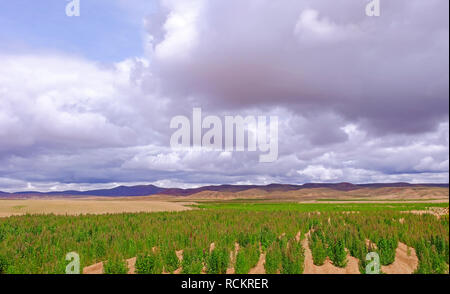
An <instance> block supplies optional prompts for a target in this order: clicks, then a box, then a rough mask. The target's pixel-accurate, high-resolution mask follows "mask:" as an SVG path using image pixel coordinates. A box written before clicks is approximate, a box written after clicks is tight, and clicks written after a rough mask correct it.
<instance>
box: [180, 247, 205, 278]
mask: <svg viewBox="0 0 450 294" xmlns="http://www.w3.org/2000/svg"><path fill="white" fill-rule="evenodd" d="M203 260H204V256H203V251H202V250H201V249H199V248H188V249H185V250H184V251H183V261H182V264H181V266H182V271H181V272H182V273H183V274H200V273H201V272H202V269H203Z"/></svg>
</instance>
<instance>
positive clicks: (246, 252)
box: [234, 244, 260, 274]
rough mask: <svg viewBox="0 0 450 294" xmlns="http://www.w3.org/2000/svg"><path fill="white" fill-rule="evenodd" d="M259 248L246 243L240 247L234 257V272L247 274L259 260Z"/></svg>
mask: <svg viewBox="0 0 450 294" xmlns="http://www.w3.org/2000/svg"><path fill="white" fill-rule="evenodd" d="M259 255H260V253H259V248H258V246H257V245H255V244H253V245H248V246H246V247H241V248H240V249H239V252H238V254H237V257H236V265H235V268H234V269H235V272H236V274H248V272H249V271H250V269H251V268H253V267H254V266H255V265H256V264H257V263H258V260H259Z"/></svg>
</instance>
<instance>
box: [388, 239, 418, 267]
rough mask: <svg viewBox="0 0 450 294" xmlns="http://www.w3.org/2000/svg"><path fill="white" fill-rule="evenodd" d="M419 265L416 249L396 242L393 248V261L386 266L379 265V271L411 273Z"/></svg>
mask: <svg viewBox="0 0 450 294" xmlns="http://www.w3.org/2000/svg"><path fill="white" fill-rule="evenodd" d="M418 266H419V259H418V258H417V255H416V250H415V249H414V248H412V247H408V246H407V245H406V244H404V243H401V242H398V246H397V249H396V250H395V261H394V262H393V263H392V264H390V265H387V266H384V265H383V266H381V271H382V272H383V273H386V274H412V273H414V271H415V270H416V269H417V267H418Z"/></svg>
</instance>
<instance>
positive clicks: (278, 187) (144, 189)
mask: <svg viewBox="0 0 450 294" xmlns="http://www.w3.org/2000/svg"><path fill="white" fill-rule="evenodd" d="M415 187H430V188H431V187H435V188H448V187H449V184H410V183H372V184H352V183H306V184H302V185H292V184H269V185H218V186H202V187H198V188H188V189H181V188H162V187H158V186H155V185H137V186H118V187H115V188H112V189H99V190H88V191H75V190H68V191H52V192H38V191H23V192H14V193H8V192H2V191H0V198H31V197H51V196H78V197H80V196H104V197H124V196H150V195H156V194H157V195H168V196H190V195H193V194H196V193H200V192H205V191H210V192H228V193H236V192H242V191H247V190H251V189H259V190H262V191H266V192H287V191H294V190H302V189H316V188H317V189H318V188H327V189H331V190H336V191H352V190H357V189H363V188H368V189H370V188H373V189H376V188H415Z"/></svg>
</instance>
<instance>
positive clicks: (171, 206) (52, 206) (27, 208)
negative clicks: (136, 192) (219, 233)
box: [0, 198, 189, 217]
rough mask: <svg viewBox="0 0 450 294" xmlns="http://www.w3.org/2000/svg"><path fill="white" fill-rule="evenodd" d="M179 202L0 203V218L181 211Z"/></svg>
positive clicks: (35, 201) (134, 200)
mask: <svg viewBox="0 0 450 294" xmlns="http://www.w3.org/2000/svg"><path fill="white" fill-rule="evenodd" d="M183 204H186V203H183V202H168V201H146V200H142V199H139V198H138V199H113V200H112V199H107V198H106V199H102V198H97V199H61V198H56V199H26V200H1V199H0V217H7V216H12V215H24V214H45V213H53V214H58V215H80V214H103V213H118V212H121V213H123V212H130V213H131V212H158V211H181V210H188V209H189V207H187V206H185V205H183Z"/></svg>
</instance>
